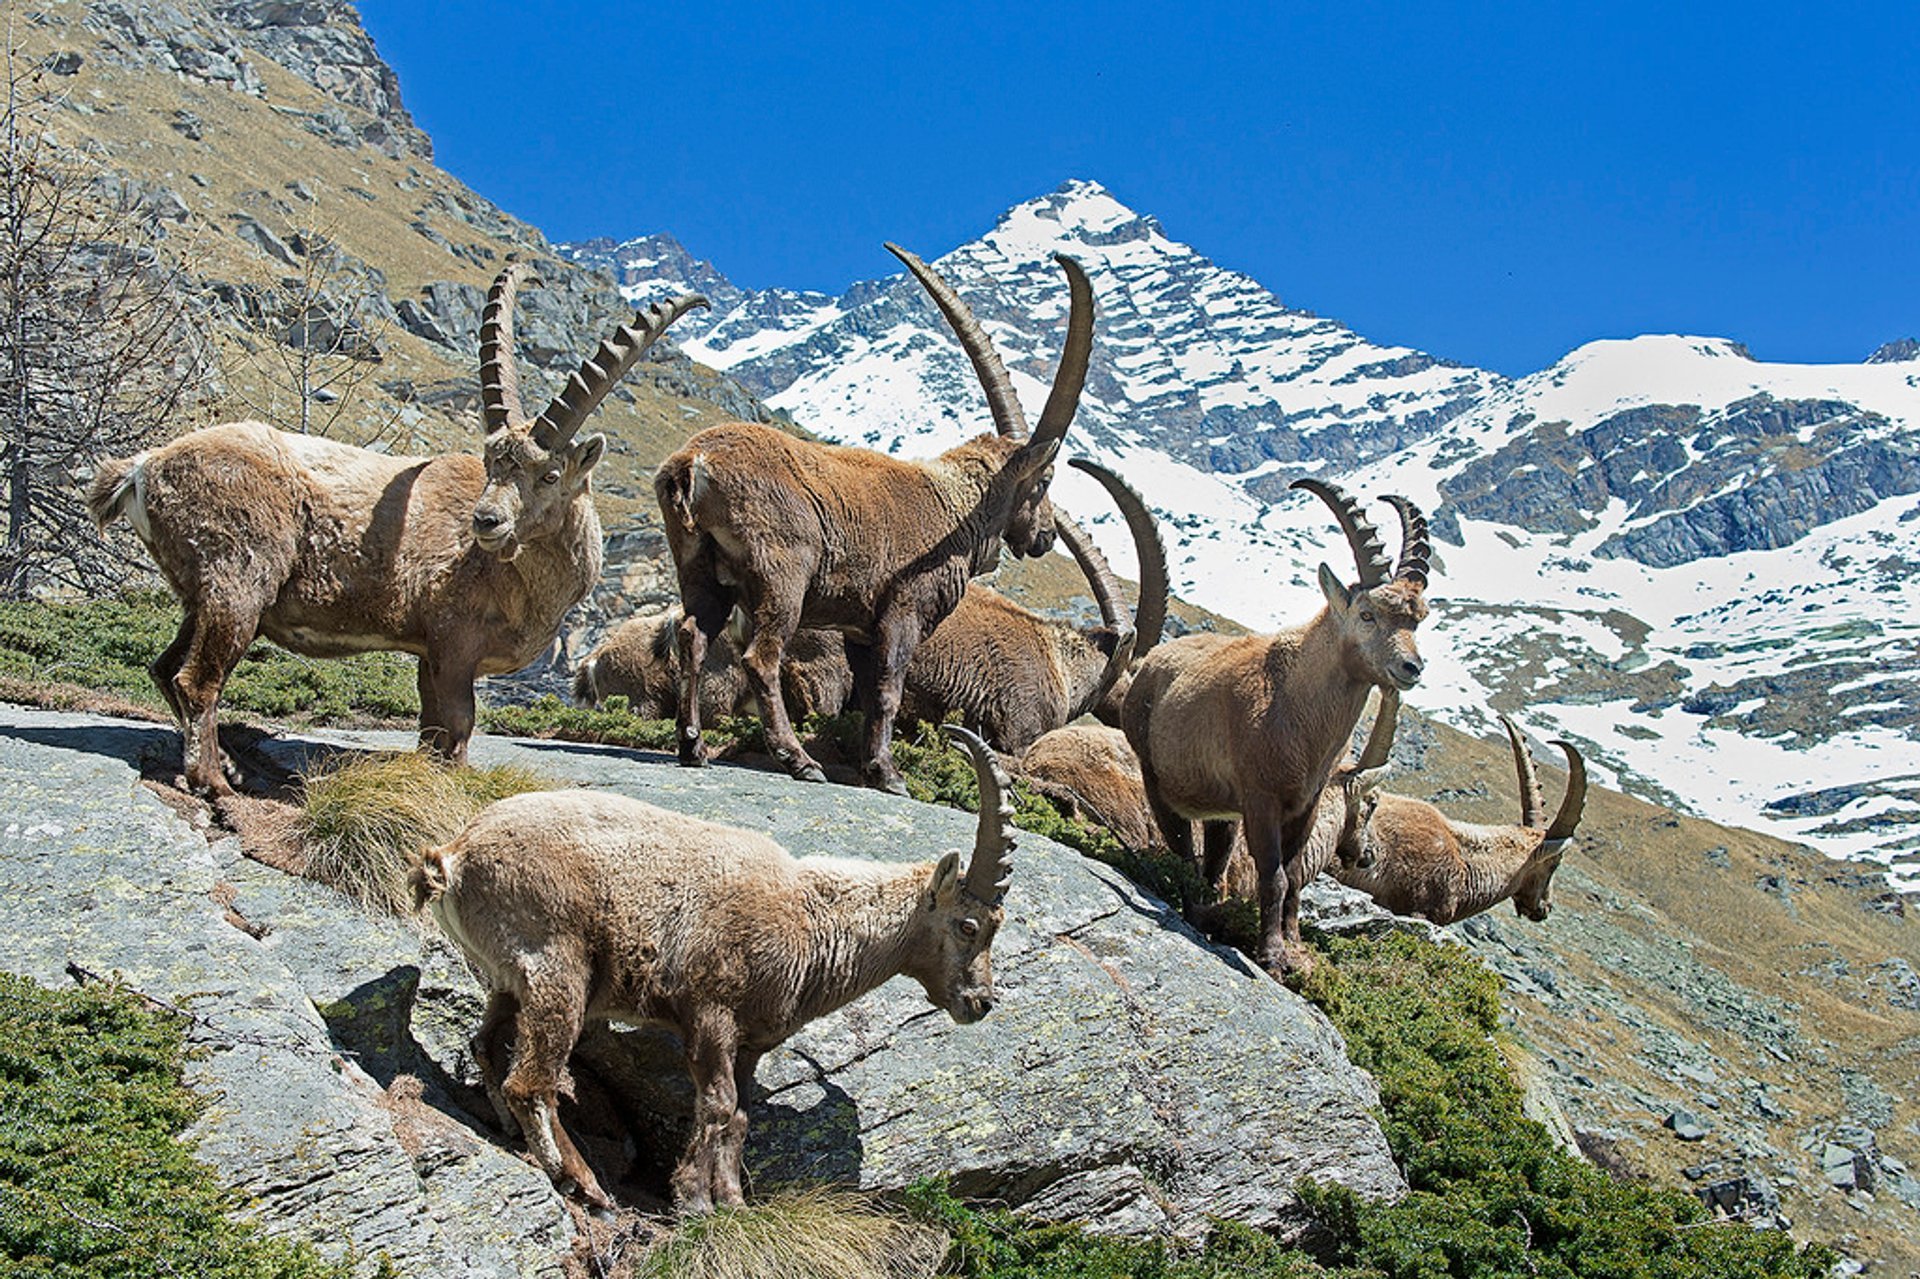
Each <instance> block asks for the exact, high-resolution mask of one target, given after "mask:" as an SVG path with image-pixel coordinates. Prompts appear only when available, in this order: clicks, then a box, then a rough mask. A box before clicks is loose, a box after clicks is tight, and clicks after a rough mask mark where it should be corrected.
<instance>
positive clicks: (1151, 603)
mask: <svg viewBox="0 0 1920 1279" xmlns="http://www.w3.org/2000/svg"><path fill="white" fill-rule="evenodd" d="M1067 465H1068V466H1071V467H1073V468H1075V469H1076V470H1081V471H1085V472H1086V473H1087V474H1088V475H1091V476H1092V477H1093V478H1094V479H1096V480H1099V481H1100V485H1101V487H1102V488H1104V489H1106V490H1107V496H1109V497H1111V498H1112V499H1113V504H1114V505H1115V506H1117V507H1119V508H1120V514H1121V515H1122V516H1124V517H1125V519H1126V521H1127V531H1128V532H1130V533H1132V534H1133V550H1134V553H1135V554H1136V555H1137V556H1138V557H1139V559H1140V605H1139V607H1138V608H1136V609H1135V610H1134V613H1133V633H1134V637H1135V638H1134V644H1133V655H1134V656H1135V657H1136V658H1138V657H1144V656H1146V654H1147V651H1148V650H1149V649H1151V648H1152V647H1153V646H1154V645H1155V644H1158V643H1159V642H1160V635H1161V632H1163V631H1165V630H1166V628H1167V547H1166V543H1164V542H1162V541H1161V540H1160V526H1159V525H1158V524H1156V523H1154V519H1153V512H1152V511H1149V510H1148V509H1147V504H1146V503H1145V502H1143V501H1142V500H1141V499H1140V495H1139V494H1138V493H1136V492H1134V491H1133V489H1132V488H1131V487H1130V486H1129V485H1128V484H1127V482H1126V481H1125V480H1123V479H1121V478H1120V477H1119V476H1118V475H1115V474H1114V473H1113V472H1112V471H1109V470H1108V469H1107V468H1106V467H1104V466H1101V465H1100V464H1099V463H1098V462H1089V461H1087V459H1086V458H1084V457H1076V458H1071V459H1069V460H1068V462H1067Z"/></svg>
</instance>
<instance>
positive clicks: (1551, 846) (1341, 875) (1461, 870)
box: [1330, 715, 1587, 924]
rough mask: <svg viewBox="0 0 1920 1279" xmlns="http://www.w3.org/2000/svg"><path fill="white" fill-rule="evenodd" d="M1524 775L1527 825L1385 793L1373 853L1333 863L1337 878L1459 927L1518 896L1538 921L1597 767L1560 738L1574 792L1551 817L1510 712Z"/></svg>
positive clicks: (1366, 827)
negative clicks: (1462, 815) (1465, 817)
mask: <svg viewBox="0 0 1920 1279" xmlns="http://www.w3.org/2000/svg"><path fill="white" fill-rule="evenodd" d="M1500 722H1501V723H1502V724H1504V725H1505V726H1506V730H1507V740H1508V742H1509V743H1511V745H1512V747H1513V766H1514V771H1515V772H1517V773H1518V774H1519V779H1520V824H1519V825H1518V826H1482V825H1476V824H1473V823H1468V822H1456V821H1454V820H1452V819H1451V818H1449V817H1448V816H1447V815H1446V814H1445V813H1442V812H1441V811H1440V810H1439V809H1437V808H1435V807H1434V806H1433V805H1432V804H1428V803H1424V802H1422V801H1420V800H1417V799H1408V798H1406V797H1405V796H1402V795H1385V794H1383V795H1381V796H1379V797H1378V800H1377V802H1376V803H1375V804H1374V805H1373V806H1372V809H1371V811H1370V812H1369V813H1368V814H1367V815H1366V819H1365V821H1364V822H1363V823H1362V827H1361V832H1360V839H1361V842H1362V845H1363V847H1364V848H1365V850H1366V852H1367V853H1369V854H1371V860H1370V861H1369V862H1367V863H1366V864H1365V865H1361V864H1360V863H1357V862H1356V863H1351V864H1346V865H1341V866H1334V867H1331V868H1330V869H1332V871H1333V874H1334V877H1335V878H1336V879H1338V880H1339V881H1340V882H1341V883H1343V884H1345V885H1347V886H1348V887H1350V888H1357V889H1359V890H1361V891H1362V892H1364V893H1367V894H1369V895H1370V896H1372V898H1373V899H1374V900H1375V901H1376V902H1378V903H1380V905H1382V906H1384V907H1386V908H1387V909H1388V910H1390V911H1392V912H1393V913H1394V914H1396V915H1424V916H1425V917H1426V918H1428V919H1430V920H1432V921H1433V922H1434V923H1436V924H1451V923H1454V922H1456V921H1458V920H1462V919H1465V918H1467V917H1468V916H1470V915H1477V914H1479V913H1480V912H1481V911H1483V910H1487V909H1489V908H1490V907H1493V906H1497V905H1499V904H1500V903H1501V902H1503V901H1505V900H1507V899H1508V898H1509V897H1511V898H1512V899H1513V908H1514V910H1515V911H1516V912H1518V913H1519V914H1520V915H1521V916H1522V917H1523V918H1526V919H1531V920H1533V921H1535V922H1536V923H1537V922H1539V921H1541V920H1544V919H1546V917H1547V915H1548V913H1549V912H1550V911H1551V910H1552V909H1553V902H1552V899H1551V891H1552V884H1553V873H1554V871H1556V870H1558V869H1559V868H1560V859H1561V857H1562V856H1564V855H1565V853H1566V850H1567V845H1568V843H1569V842H1570V841H1571V840H1572V838H1573V832H1574V828H1575V827H1576V826H1578V825H1579V824H1580V813H1581V810H1582V809H1583V808H1584V807H1585V805H1586V799H1587V765H1586V761H1585V760H1584V759H1582V758H1581V757H1580V752H1579V751H1577V750H1575V749H1574V748H1573V746H1572V745H1571V744H1569V743H1567V742H1563V741H1560V740H1558V739H1556V740H1555V741H1554V742H1553V745H1555V746H1558V747H1559V748H1560V749H1561V750H1562V751H1563V752H1565V754H1566V757H1567V793H1566V795H1565V796H1564V797H1563V798H1562V799H1561V801H1560V810H1559V812H1557V813H1556V814H1554V818H1553V821H1552V822H1551V823H1545V824H1543V813H1544V809H1543V807H1542V805H1541V802H1540V777H1539V774H1538V773H1536V772H1535V771H1534V767H1533V757H1532V755H1531V754H1530V753H1529V752H1528V750H1527V745H1526V741H1525V739H1523V738H1522V737H1521V735H1520V730H1519V729H1517V728H1515V727H1514V726H1513V721H1512V720H1510V719H1508V718H1507V717H1506V716H1505V715H1502V716H1501V717H1500Z"/></svg>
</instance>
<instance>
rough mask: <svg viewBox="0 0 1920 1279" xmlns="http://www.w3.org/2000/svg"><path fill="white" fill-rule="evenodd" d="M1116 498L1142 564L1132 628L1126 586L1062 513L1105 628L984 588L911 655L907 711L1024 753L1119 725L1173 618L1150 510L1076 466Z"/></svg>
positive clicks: (1064, 533)
mask: <svg viewBox="0 0 1920 1279" xmlns="http://www.w3.org/2000/svg"><path fill="white" fill-rule="evenodd" d="M1068 465H1070V466H1073V467H1076V468H1078V469H1080V470H1083V471H1085V472H1087V473H1088V474H1089V475H1092V476H1093V477H1094V478H1095V479H1097V480H1099V481H1100V483H1101V485H1102V486H1103V487H1104V488H1105V489H1106V490H1107V492H1108V493H1110V494H1111V495H1112V496H1113V499H1114V502H1115V504H1116V505H1118V506H1119V508H1120V511H1121V514H1122V515H1123V516H1124V517H1125V518H1126V522H1127V527H1128V529H1129V530H1130V531H1131V532H1132V534H1133V541H1134V548H1135V550H1136V552H1137V553H1138V555H1139V557H1140V601H1139V604H1138V607H1137V611H1136V612H1135V615H1134V618H1133V622H1132V624H1131V625H1129V624H1128V621H1127V618H1126V616H1125V614H1124V613H1123V612H1122V611H1121V609H1122V601H1121V598H1120V584H1119V581H1118V580H1117V579H1116V578H1115V577H1114V575H1113V570H1112V569H1111V568H1109V567H1108V566H1107V561H1106V557H1105V556H1104V555H1102V554H1101V553H1100V548H1099V547H1097V546H1095V545H1094V544H1093V540H1092V539H1091V538H1089V537H1088V536H1087V535H1086V533H1085V531H1084V530H1082V529H1081V528H1080V526H1079V525H1078V524H1077V523H1075V522H1074V521H1073V520H1071V519H1069V518H1068V517H1067V515H1066V513H1065V512H1064V511H1060V510H1058V509H1056V510H1055V512H1054V519H1055V528H1056V529H1057V530H1058V532H1059V534H1060V540H1061V541H1062V542H1063V543H1065V545H1066V547H1067V549H1068V551H1069V552H1071V553H1072V555H1073V558H1074V560H1075V561H1076V562H1077V563H1078V564H1079V565H1080V571H1081V572H1082V573H1084V574H1086V578H1087V585H1088V587H1089V589H1091V590H1092V592H1093V597H1094V601H1095V603H1096V604H1098V605H1099V608H1100V618H1101V624H1100V625H1099V626H1095V627H1089V628H1086V629H1082V628H1080V627H1078V626H1074V625H1072V624H1070V623H1068V622H1065V621H1060V620H1057V619H1051V618H1046V617H1042V616H1041V615H1040V614H1038V613H1035V612H1034V611H1032V610H1031V609H1027V608H1022V607H1021V606H1020V605H1018V604H1015V603H1014V602H1013V601H1012V600H1010V599H1008V598H1007V597H1006V596H1004V595H1001V594H1000V593H999V592H997V591H994V590H991V589H990V588H988V587H986V586H983V585H981V584H980V583H978V582H973V583H970V584H969V585H968V586H967V589H966V593H965V594H964V595H962V596H961V598H960V604H959V606H958V607H957V608H955V609H954V610H953V612H952V613H951V614H949V615H948V616H947V618H946V619H945V620H944V621H942V622H941V623H940V625H939V626H937V627H935V628H934V631H933V634H931V635H929V636H927V637H926V638H925V639H923V640H922V641H921V642H920V647H919V648H917V649H915V650H914V654H913V661H912V662H910V663H909V664H908V666H907V679H906V690H905V697H904V700H903V702H902V711H903V713H904V714H906V715H909V716H911V717H913V718H916V719H924V720H930V721H933V722H936V723H937V722H938V721H940V720H942V719H944V718H945V717H946V716H947V715H949V714H952V713H955V712H958V713H959V714H960V716H961V717H962V720H963V722H965V723H966V724H968V725H969V726H971V727H973V728H974V729H975V730H976V731H978V732H979V733H980V735H981V736H982V737H985V738H986V739H987V741H989V742H991V743H992V744H993V746H994V747H995V748H996V749H998V750H1002V751H1007V752H1009V753H1013V752H1018V751H1022V750H1025V749H1026V748H1027V746H1028V745H1030V744H1031V743H1032V742H1033V741H1034V739H1035V738H1037V737H1039V736H1040V735H1041V734H1042V733H1046V732H1049V731H1051V730H1053V729H1056V728H1059V727H1060V726H1062V725H1063V724H1068V723H1071V722H1072V721H1073V720H1076V719H1078V718H1079V717H1080V716H1082V715H1085V714H1088V713H1089V712H1092V713H1095V714H1099V715H1100V716H1101V717H1102V718H1103V719H1108V718H1109V717H1111V718H1110V722H1117V721H1118V718H1119V698H1118V697H1116V696H1115V695H1114V691H1115V689H1116V688H1117V689H1119V690H1121V691H1122V692H1124V690H1125V687H1126V677H1127V673H1128V671H1129V669H1130V663H1131V662H1132V661H1133V660H1134V659H1135V658H1137V657H1138V656H1139V655H1141V654H1143V653H1145V652H1146V651H1147V650H1149V649H1151V648H1152V647H1154V645H1155V644H1157V643H1158V642H1159V639H1160V632H1161V630H1162V629H1163V628H1164V626H1165V623H1166V616H1167V565H1166V551H1165V548H1164V547H1163V546H1162V545H1161V542H1160V535H1159V531H1158V530H1157V529H1156V528H1155V527H1154V524H1153V515H1152V513H1151V512H1149V511H1148V510H1147V506H1146V503H1145V502H1143V501H1141V500H1140V495H1139V494H1138V493H1135V492H1134V491H1133V490H1132V489H1131V488H1129V487H1127V484H1126V482H1125V481H1124V480H1122V479H1121V478H1120V477H1119V476H1118V475H1115V474H1114V473H1113V472H1112V471H1109V470H1108V469H1107V468H1105V467H1103V466H1099V465H1096V464H1095V463H1092V462H1089V461H1086V460H1085V459H1082V458H1075V459H1074V460H1073V461H1072V462H1070V463H1068Z"/></svg>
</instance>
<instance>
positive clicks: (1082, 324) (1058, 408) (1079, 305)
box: [1033, 253, 1093, 444]
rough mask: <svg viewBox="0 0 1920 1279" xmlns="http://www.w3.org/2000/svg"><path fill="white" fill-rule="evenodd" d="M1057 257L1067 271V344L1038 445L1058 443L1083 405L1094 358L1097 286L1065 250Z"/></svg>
mask: <svg viewBox="0 0 1920 1279" xmlns="http://www.w3.org/2000/svg"><path fill="white" fill-rule="evenodd" d="M1053 260H1054V261H1055V262H1058V263H1059V264H1060V269H1061V270H1062V271H1065V272H1066V273H1067V297H1068V303H1067V344H1066V346H1065V347H1063V348H1062V349H1061V351H1060V366H1059V367H1058V368H1056V369H1055V370H1054V371H1053V390H1051V391H1049V392H1048V393H1047V403H1046V407H1044V408H1042V409H1041V410H1040V424H1039V425H1038V426H1036V427H1035V428H1034V430H1033V440H1034V443H1035V444H1058V443H1059V442H1060V441H1061V439H1062V438H1064V437H1065V436H1066V433H1067V427H1068V426H1069V425H1071V424H1072V422H1073V413H1074V410H1075V409H1077V408H1079V407H1080V390H1081V388H1082V387H1084V386H1085V385H1086V384H1087V363H1088V361H1089V360H1090V359H1092V357H1093V285H1092V284H1091V283H1090V282H1088V280H1087V273H1086V271H1085V269H1084V268H1082V267H1081V265H1080V264H1079V263H1078V262H1076V261H1074V260H1073V259H1072V258H1070V257H1068V256H1067V255H1066V254H1064V253H1056V254H1054V255H1053Z"/></svg>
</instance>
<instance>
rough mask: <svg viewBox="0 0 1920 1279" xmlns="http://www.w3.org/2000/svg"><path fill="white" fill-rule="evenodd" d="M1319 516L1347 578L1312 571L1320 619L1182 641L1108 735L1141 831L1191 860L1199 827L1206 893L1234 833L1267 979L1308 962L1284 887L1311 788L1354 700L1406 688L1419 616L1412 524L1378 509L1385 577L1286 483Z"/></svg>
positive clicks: (1327, 489) (1348, 503)
mask: <svg viewBox="0 0 1920 1279" xmlns="http://www.w3.org/2000/svg"><path fill="white" fill-rule="evenodd" d="M1294 487H1296V488H1304V489H1307V490H1308V491H1309V492H1312V493H1314V494H1315V495H1317V496H1318V497H1320V498H1321V500H1323V501H1325V502H1326V503H1327V504H1328V506H1330V507H1331V508H1332V509H1333V513H1334V516H1335V518H1336V519H1338V520H1339V522H1340V526H1341V528H1342V530H1343V531H1344V532H1345V533H1346V535H1347V541H1348V544H1349V545H1350V546H1351V547H1352V548H1353V553H1354V559H1355V561H1356V563H1357V565H1358V569H1359V577H1360V580H1359V584H1358V585H1357V586H1353V587H1348V586H1346V585H1344V584H1343V583H1342V582H1341V581H1340V578H1339V576H1338V575H1337V574H1335V573H1334V571H1333V569H1332V568H1330V567H1329V566H1327V565H1326V564H1322V565H1321V566H1320V589H1321V591H1322V593H1323V594H1324V595H1325V596H1326V600H1327V603H1326V607H1325V608H1323V609H1321V610H1320V612H1319V613H1317V614H1316V615H1315V616H1314V617H1313V619H1312V620H1311V621H1309V622H1307V623H1306V624H1305V625H1302V626H1296V627H1291V628H1289V629H1287V630H1283V631H1280V632H1278V633H1276V634H1273V635H1254V636H1245V637H1240V638H1227V637H1224V636H1218V635H1188V636H1183V637H1182V638H1180V639H1177V640H1172V641H1170V642H1168V643H1166V644H1164V645H1162V646H1161V647H1160V648H1159V649H1157V650H1155V651H1154V652H1153V653H1152V654H1150V655H1149V656H1148V657H1147V659H1146V660H1145V661H1143V662H1142V663H1141V664H1140V666H1139V668H1138V669H1137V670H1136V671H1135V672H1134V677H1133V687H1132V688H1131V689H1129V690H1128V693H1127V700H1126V704H1125V706H1124V708H1123V710H1122V716H1121V721H1122V727H1123V728H1124V729H1125V730H1126V734H1127V740H1128V741H1129V742H1130V743H1132V745H1133V748H1134V752H1135V753H1136V754H1137V755H1138V756H1139V757H1140V772H1141V778H1142V780H1143V782H1144V783H1145V785H1146V790H1147V800H1148V802H1149V804H1150V805H1151V806H1152V809H1153V815H1154V820H1155V822H1156V823H1158V825H1159V827H1160V830H1161V832H1162V834H1163V835H1165V837H1166V841H1167V846H1168V848H1170V849H1171V850H1172V851H1173V852H1174V853H1175V855H1177V856H1181V857H1191V856H1192V850H1193V832H1192V827H1191V825H1190V822H1191V821H1194V820H1199V821H1204V822H1206V824H1207V827H1206V857H1205V861H1204V866H1203V869H1204V873H1205V875H1206V877H1207V879H1208V880H1209V881H1210V882H1214V883H1217V882H1219V880H1220V876H1221V873H1222V871H1223V870H1224V869H1225V866H1226V860H1227V856H1228V854H1229V852H1230V851H1231V850H1232V846H1233V827H1232V819H1233V818H1236V817H1237V818H1239V819H1240V820H1241V822H1242V823H1243V825H1244V831H1245V835H1246V842H1247V848H1248V851H1249V852H1250V853H1251V854H1252V856H1253V862H1254V867H1255V870H1256V873H1257V875H1258V877H1259V881H1260V929H1261V955H1260V960H1261V962H1262V963H1263V964H1264V965H1265V966H1266V968H1267V970H1268V971H1269V972H1272V973H1274V974H1275V975H1276V976H1277V975H1281V974H1283V973H1285V972H1286V971H1287V970H1289V969H1291V968H1296V967H1305V966H1306V965H1307V964H1309V963H1310V962H1311V961H1310V959H1309V958H1308V956H1307V952H1306V950H1305V948H1304V947H1302V946H1301V945H1300V924H1299V914H1300V893H1299V886H1298V885H1297V884H1295V883H1294V882H1293V879H1292V876H1293V873H1294V871H1295V868H1296V863H1298V861H1299V859H1300V857H1301V856H1302V854H1303V853H1304V852H1305V851H1306V847H1307V839H1308V836H1309V834H1310V833H1311V831H1312V828H1313V823H1314V817H1315V813H1316V811H1317V805H1318V802H1319V798H1320V792H1321V789H1322V787H1324V786H1325V784H1326V781H1327V776H1328V773H1329V771H1330V770H1331V769H1332V767H1333V762H1334V758H1335V756H1336V754H1337V753H1338V752H1339V751H1340V750H1341V749H1342V748H1343V747H1344V746H1345V745H1346V742H1347V739H1348V738H1349V737H1350V736H1351V734H1352V733H1353V728H1354V725H1355V724H1356V723H1357V722H1358V721H1359V718H1360V712H1361V710H1362V709H1363V708H1364V707H1365V705H1366V699H1367V692H1368V690H1369V689H1370V688H1372V687H1374V686H1375V685H1378V686H1379V687H1381V688H1399V689H1407V688H1412V687H1413V686H1414V684H1415V683H1416V682H1418V680H1419V678H1420V669H1421V662H1420V655H1419V652H1418V650H1417V649H1416V647H1415V644H1414V637H1413V633H1414V628H1415V627H1417V626H1418V625H1419V624H1420V622H1421V620H1422V619H1423V618H1425V617H1426V615H1427V603H1426V595H1425V593H1426V584H1427V555H1428V550H1429V548H1428V543H1427V535H1426V519H1425V517H1424V516H1422V515H1421V514H1420V511H1419V509H1418V508H1417V507H1415V506H1414V505H1413V504H1412V503H1411V502H1408V501H1407V500H1406V499H1404V498H1400V497H1389V498H1388V499H1387V500H1388V501H1389V502H1391V503H1392V504H1393V506H1394V509H1395V510H1396V511H1397V512H1398V513H1399V516H1400V524H1401V533H1402V548H1401V553H1400V562H1399V564H1398V566H1397V567H1391V568H1390V566H1389V565H1388V562H1387V559H1386V555H1385V553H1384V551H1383V550H1382V549H1381V546H1380V539H1379V536H1378V535H1377V534H1376V533H1375V532H1374V530H1373V527H1372V526H1371V525H1370V524H1368V523H1367V521H1366V517H1365V516H1364V515H1363V514H1362V513H1361V511H1360V508H1359V506H1358V505H1357V504H1356V503H1355V502H1354V501H1353V500H1352V499H1351V498H1349V497H1347V495H1346V494H1345V493H1343V492H1341V491H1340V490H1339V489H1338V488H1336V487H1334V486H1333V485H1331V484H1326V483H1323V482H1321V481H1318V480H1297V481H1295V484H1294Z"/></svg>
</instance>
